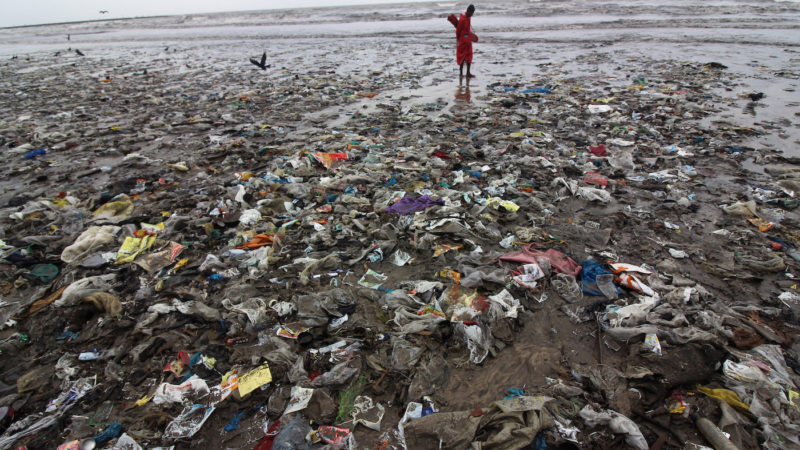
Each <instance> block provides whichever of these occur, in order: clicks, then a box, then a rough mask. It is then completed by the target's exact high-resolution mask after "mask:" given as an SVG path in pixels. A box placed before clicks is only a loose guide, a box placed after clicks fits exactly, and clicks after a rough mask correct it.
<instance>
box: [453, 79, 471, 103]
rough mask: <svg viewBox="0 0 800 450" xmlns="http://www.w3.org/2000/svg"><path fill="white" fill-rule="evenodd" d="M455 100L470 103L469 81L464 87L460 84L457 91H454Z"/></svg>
mask: <svg viewBox="0 0 800 450" xmlns="http://www.w3.org/2000/svg"><path fill="white" fill-rule="evenodd" d="M456 100H459V101H460V103H466V104H469V103H470V93H469V81H467V84H466V85H462V84H461V83H459V84H458V89H457V90H456Z"/></svg>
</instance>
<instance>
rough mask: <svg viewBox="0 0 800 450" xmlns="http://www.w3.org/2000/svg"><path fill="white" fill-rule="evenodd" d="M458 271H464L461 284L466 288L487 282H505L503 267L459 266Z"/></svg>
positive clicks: (501, 283)
mask: <svg viewBox="0 0 800 450" xmlns="http://www.w3.org/2000/svg"><path fill="white" fill-rule="evenodd" d="M458 271H459V272H461V273H463V274H464V276H462V277H461V285H462V286H464V287H466V288H473V287H476V286H480V285H482V284H483V283H485V282H487V281H488V282H492V283H497V284H500V285H503V284H505V282H506V280H505V275H506V274H505V271H504V270H503V269H495V268H488V267H476V268H473V267H467V266H465V267H459V268H458Z"/></svg>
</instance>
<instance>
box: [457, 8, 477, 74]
mask: <svg viewBox="0 0 800 450" xmlns="http://www.w3.org/2000/svg"><path fill="white" fill-rule="evenodd" d="M473 14H475V6H473V5H469V6H468V7H467V12H466V13H465V14H461V17H459V18H458V24H457V25H456V39H457V40H458V46H457V47H456V63H458V65H459V68H458V75H459V78H462V77H463V76H464V63H467V78H468V79H469V78H473V77H474V75H472V73H470V70H469V69H470V65H471V64H472V41H473V39H476V38H474V36H475V35H474V34H472V29H471V27H470V20H471V17H472V15H473ZM476 40H477V39H476Z"/></svg>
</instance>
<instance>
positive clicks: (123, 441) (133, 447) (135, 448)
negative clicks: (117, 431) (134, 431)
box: [111, 433, 144, 450]
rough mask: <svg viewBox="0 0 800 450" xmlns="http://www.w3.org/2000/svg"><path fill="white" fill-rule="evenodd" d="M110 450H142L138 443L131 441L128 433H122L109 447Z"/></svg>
mask: <svg viewBox="0 0 800 450" xmlns="http://www.w3.org/2000/svg"><path fill="white" fill-rule="evenodd" d="M111 450H144V449H143V448H142V446H141V445H139V443H138V442H136V441H135V440H133V438H132V437H130V436H129V435H128V433H122V435H121V436H120V437H119V439H117V442H116V443H115V444H114V445H113V446H112V447H111Z"/></svg>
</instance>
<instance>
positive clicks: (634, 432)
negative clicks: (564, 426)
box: [578, 405, 650, 450]
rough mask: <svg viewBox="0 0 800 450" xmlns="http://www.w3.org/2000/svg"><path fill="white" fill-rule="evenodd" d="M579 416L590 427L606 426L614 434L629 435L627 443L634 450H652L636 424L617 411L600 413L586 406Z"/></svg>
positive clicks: (626, 438) (626, 439) (608, 410)
mask: <svg viewBox="0 0 800 450" xmlns="http://www.w3.org/2000/svg"><path fill="white" fill-rule="evenodd" d="M578 414H579V415H580V416H581V418H582V419H583V420H584V421H585V422H586V425H588V426H590V427H594V426H597V425H605V426H607V427H608V428H610V429H611V431H613V432H614V433H621V434H625V435H627V436H626V437H625V442H627V443H628V445H630V446H631V447H633V448H636V449H638V450H648V449H649V448H650V446H649V445H648V444H647V440H645V438H644V436H643V435H642V432H641V431H640V430H639V427H638V426H637V425H636V423H634V422H633V421H632V420H631V419H629V418H627V417H625V416H623V415H622V414H620V413H618V412H616V411H613V410H610V409H607V410H605V411H599V412H598V411H595V410H594V409H593V408H592V407H591V406H590V405H586V406H584V407H583V409H582V410H581V412H580V413H578Z"/></svg>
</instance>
